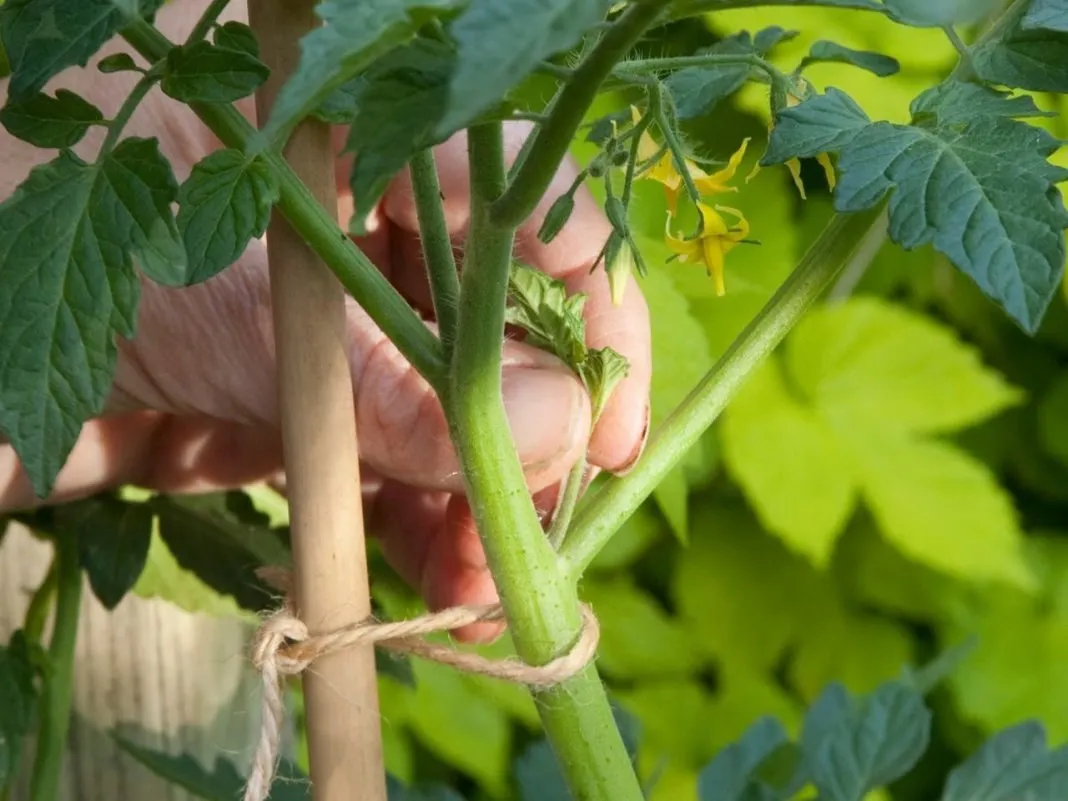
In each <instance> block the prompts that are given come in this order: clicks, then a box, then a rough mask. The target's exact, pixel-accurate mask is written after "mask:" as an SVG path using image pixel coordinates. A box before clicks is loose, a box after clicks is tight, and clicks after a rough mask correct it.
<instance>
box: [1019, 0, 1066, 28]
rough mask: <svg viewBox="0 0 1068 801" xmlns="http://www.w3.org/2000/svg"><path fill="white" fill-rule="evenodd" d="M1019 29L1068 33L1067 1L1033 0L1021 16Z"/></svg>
mask: <svg viewBox="0 0 1068 801" xmlns="http://www.w3.org/2000/svg"><path fill="white" fill-rule="evenodd" d="M1020 27H1021V28H1025V29H1031V28H1045V29H1046V30H1050V31H1060V32H1062V33H1068V0H1033V2H1031V3H1030V4H1029V5H1028V7H1027V11H1026V12H1025V13H1024V15H1023V20H1022V21H1021V23H1020Z"/></svg>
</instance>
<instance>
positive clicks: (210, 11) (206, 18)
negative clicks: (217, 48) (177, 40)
mask: <svg viewBox="0 0 1068 801" xmlns="http://www.w3.org/2000/svg"><path fill="white" fill-rule="evenodd" d="M228 5H230V0H212V3H211V5H210V6H208V7H207V8H206V9H205V10H204V13H203V14H202V15H201V17H200V19H198V20H197V24H196V26H194V28H193V30H192V31H190V33H189V38H188V39H186V44H193V43H194V42H199V41H200V40H201V39H203V38H205V37H206V36H207V35H208V34H209V33H210V32H211V29H212V27H213V26H214V25H215V21H216V20H217V19H219V16H220V15H221V14H222V13H223V12H224V11H225V10H226V7H227V6H228Z"/></svg>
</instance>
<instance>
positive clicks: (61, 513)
mask: <svg viewBox="0 0 1068 801" xmlns="http://www.w3.org/2000/svg"><path fill="white" fill-rule="evenodd" d="M56 522H57V526H58V527H59V529H60V531H61V536H63V535H66V536H73V537H76V538H77V541H78V549H79V551H80V553H81V563H82V569H83V570H84V571H85V573H86V575H87V576H88V578H89V585H90V586H91V587H92V588H93V594H94V595H96V597H97V598H98V599H99V600H100V603H102V604H103V605H104V607H105V608H106V609H114V608H115V607H116V606H118V605H119V602H120V601H121V600H122V599H123V598H124V597H125V596H126V593H127V592H129V591H130V590H131V589H132V588H133V586H134V585H135V584H136V583H137V580H138V578H140V576H141V571H143V570H144V568H145V561H146V560H147V558H148V549H149V544H150V543H151V539H152V512H151V510H150V509H149V508H148V507H147V506H146V505H145V504H143V503H125V502H123V501H121V500H119V499H118V498H115V497H113V496H109V495H102V496H97V497H95V498H89V499H86V500H84V501H77V502H75V503H73V504H67V505H65V506H63V507H62V508H61V509H60V510H58V512H57V515H56Z"/></svg>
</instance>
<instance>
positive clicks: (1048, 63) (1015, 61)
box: [971, 4, 1068, 92]
mask: <svg viewBox="0 0 1068 801" xmlns="http://www.w3.org/2000/svg"><path fill="white" fill-rule="evenodd" d="M1026 8H1027V6H1026V4H1025V5H1024V6H1023V7H1022V8H1021V9H1019V10H1017V11H1016V12H1015V13H1016V18H1015V19H1014V20H1013V21H1012V23H1011V24H1009V25H1008V27H1007V29H1006V30H1005V32H1004V33H1003V34H1002V35H1001V36H997V37H994V38H992V39H991V40H990V41H988V42H981V43H979V44H978V45H976V46H975V47H974V48H972V51H971V53H972V64H973V65H974V68H975V71H976V73H978V75H979V77H980V78H982V79H983V80H985V81H987V82H989V83H993V84H999V85H1002V86H1011V87H1015V88H1018V89H1028V90H1031V91H1035V92H1068V34H1066V33H1065V31H1064V26H1063V24H1062V25H1061V26H1060V27H1058V28H1056V29H1054V30H1049V29H1048V28H1047V27H1046V26H1043V27H1041V28H1039V27H1029V26H1028V25H1027V24H1026V23H1025V20H1026V19H1027V18H1026V17H1021V16H1020V11H1021V10H1023V9H1026ZM1039 8H1041V6H1039Z"/></svg>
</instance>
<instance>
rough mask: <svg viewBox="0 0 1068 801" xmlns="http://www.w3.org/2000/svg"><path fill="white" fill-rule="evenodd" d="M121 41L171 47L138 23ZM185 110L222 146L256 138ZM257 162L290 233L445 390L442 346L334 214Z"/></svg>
mask: <svg viewBox="0 0 1068 801" xmlns="http://www.w3.org/2000/svg"><path fill="white" fill-rule="evenodd" d="M122 35H123V37H124V38H125V39H126V41H127V42H129V43H130V45H132V46H133V47H134V49H136V50H137V51H138V52H139V53H140V54H141V55H142V56H143V57H144V58H145V59H147V60H148V61H150V62H152V63H155V62H157V61H159V60H160V59H161V58H165V57H166V55H167V53H168V51H170V49H171V48H172V47H173V46H174V45H173V44H172V43H171V42H170V40H169V39H167V37H166V36H164V35H163V34H162V33H160V32H159V31H158V30H157V29H156V28H155V27H154V26H152V25H150V24H149V23H147V22H145V21H144V20H138V21H136V22H134V23H133V24H131V25H130V26H129V27H127V28H126V29H124V30H123V32H122ZM190 108H192V110H193V111H194V112H195V113H196V114H197V116H198V117H200V119H201V120H202V121H203V122H204V124H205V125H207V126H208V128H209V129H210V130H211V131H212V133H214V134H215V135H216V136H218V137H219V139H220V140H221V141H222V142H223V144H225V145H226V146H227V147H233V148H237V149H239V150H244V149H245V146H246V145H247V143H248V142H249V140H250V139H251V138H252V137H253V136H254V135H255V133H256V129H255V128H253V127H252V126H251V125H250V124H249V122H248V120H246V119H245V117H244V116H243V115H242V114H241V112H240V111H238V110H237V109H236V108H234V107H233V106H232V105H229V104H225V103H195V104H190ZM260 158H263V159H264V161H265V162H266V163H267V164H268V165H269V166H270V167H271V169H272V170H273V171H274V173H275V175H276V176H277V177H278V182H279V186H280V195H281V197H280V199H279V201H278V210H279V211H280V212H281V213H282V215H283V216H284V217H285V218H286V220H287V221H288V222H289V224H290V225H292V226H293V228H294V230H296V231H297V233H299V234H300V235H301V237H302V238H303V239H304V241H305V242H307V243H308V245H309V246H310V247H311V248H312V250H314V251H315V253H316V255H318V256H319V258H321V259H322V260H323V261H324V262H325V263H326V265H327V266H328V267H329V268H330V270H331V271H332V272H333V273H334V275H335V276H337V279H338V281H340V282H341V285H342V286H343V287H345V290H346V291H347V292H348V293H349V294H350V295H351V296H352V297H353V298H355V299H356V301H357V303H359V304H360V306H362V307H363V309H364V310H365V311H366V312H367V313H368V315H370V317H371V319H372V320H374V321H375V323H376V324H377V325H378V327H379V328H381V329H382V331H383V332H384V333H385V334H386V336H388V337H389V339H390V340H391V341H392V342H393V344H394V345H395V346H396V347H397V349H398V350H399V351H400V352H401V353H402V354H403V355H404V357H405V358H406V359H407V360H408V361H409V362H411V364H412V366H413V367H415V369H416V370H417V371H418V372H419V373H420V374H421V375H422V376H423V377H424V378H425V379H426V380H427V381H428V382H429V383H430V385H431V386H432V387H434V389H435V390H441V389H443V388H444V383H445V376H446V372H447V366H446V361H445V356H444V350H443V348H442V345H441V342H440V341H438V339H437V337H435V336H434V334H433V333H432V332H431V331H430V329H428V328H427V327H426V325H425V324H424V323H423V321H422V320H420V319H419V316H418V315H417V314H416V313H415V311H414V310H413V309H412V307H411V306H409V305H408V303H407V301H405V300H404V298H403V297H402V296H401V295H400V293H399V292H397V290H396V289H395V288H394V287H393V285H392V284H390V282H389V281H388V280H387V279H386V277H385V276H383V275H382V273H381V271H379V269H378V268H377V267H376V266H375V265H374V263H373V262H371V260H370V259H368V258H367V256H366V255H364V253H363V251H361V250H360V249H359V248H358V247H356V244H355V243H354V242H353V241H352V240H351V239H350V238H349V236H348V235H347V234H346V233H345V232H344V231H342V230H341V227H340V226H339V225H338V223H337V220H336V216H337V215H336V212H333V213H331V212H328V211H327V210H326V209H325V208H324V207H323V205H322V204H321V203H319V202H318V201H317V200H316V198H315V197H314V195H312V194H311V192H309V191H308V188H307V187H306V186H305V185H304V183H303V182H302V181H301V180H300V179H299V178H298V177H297V175H296V174H295V173H294V172H293V170H292V168H291V167H290V166H289V164H287V163H286V160H285V159H284V158H283V157H282V155H281V154H279V153H277V152H274V151H265V152H263V153H262V154H261V156H260Z"/></svg>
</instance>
